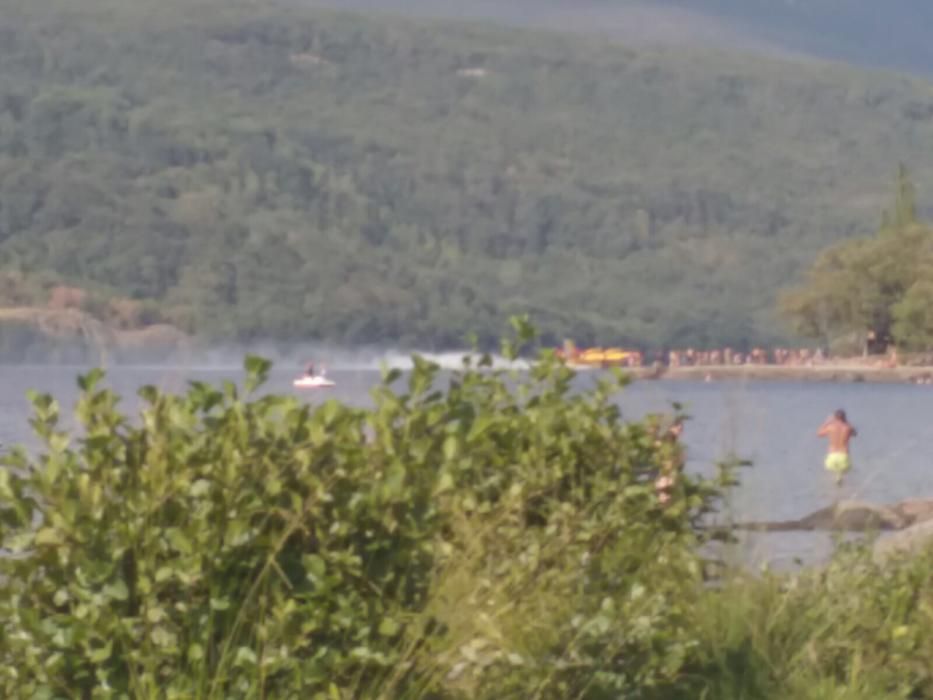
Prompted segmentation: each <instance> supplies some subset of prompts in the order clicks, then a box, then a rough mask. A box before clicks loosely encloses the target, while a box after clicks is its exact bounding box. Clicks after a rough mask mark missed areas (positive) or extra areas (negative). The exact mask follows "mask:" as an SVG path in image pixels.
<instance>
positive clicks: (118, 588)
mask: <svg viewBox="0 0 933 700" xmlns="http://www.w3.org/2000/svg"><path fill="white" fill-rule="evenodd" d="M103 594H104V595H105V596H107V597H108V598H111V599H113V600H119V601H124V600H126V599H127V598H129V596H130V592H129V590H127V588H126V583H124V581H123V579H117V580H116V581H114V582H113V583H111V584H110V585H109V586H104V590H103Z"/></svg>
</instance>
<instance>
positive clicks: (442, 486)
mask: <svg viewBox="0 0 933 700" xmlns="http://www.w3.org/2000/svg"><path fill="white" fill-rule="evenodd" d="M453 487H454V478H453V477H452V476H451V475H450V472H447V471H445V472H442V473H441V476H440V478H439V479H438V480H437V487H436V488H435V489H434V493H435V494H441V493H444V492H446V491H450V490H451V489H452V488H453Z"/></svg>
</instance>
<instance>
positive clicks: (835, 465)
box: [817, 409, 858, 484]
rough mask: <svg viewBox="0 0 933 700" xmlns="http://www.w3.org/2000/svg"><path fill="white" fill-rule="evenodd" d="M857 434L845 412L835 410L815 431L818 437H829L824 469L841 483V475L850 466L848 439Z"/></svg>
mask: <svg viewBox="0 0 933 700" xmlns="http://www.w3.org/2000/svg"><path fill="white" fill-rule="evenodd" d="M856 435H858V432H857V431H856V430H855V428H853V427H852V426H851V425H850V424H849V421H848V420H847V419H846V412H845V411H843V410H842V409H839V410H838V411H836V412H835V413H834V414H833V415H831V416H830V417H829V418H827V419H826V421H825V422H824V423H823V425H822V426H820V429H819V431H818V432H817V436H818V437H825V438H828V439H829V453H828V454H827V455H826V469H828V470H829V471H830V472H832V474H833V476H834V477H835V479H836V483H837V484H840V483H842V477H843V476H844V475H845V473H846V472H847V471H849V469H851V468H852V460H851V458H850V457H849V441H850V440H851V439H852V438H853V437H855V436H856Z"/></svg>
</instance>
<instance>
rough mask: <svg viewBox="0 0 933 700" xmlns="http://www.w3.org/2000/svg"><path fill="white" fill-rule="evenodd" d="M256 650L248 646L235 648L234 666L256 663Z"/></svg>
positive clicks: (253, 664)
mask: <svg viewBox="0 0 933 700" xmlns="http://www.w3.org/2000/svg"><path fill="white" fill-rule="evenodd" d="M256 661H257V659H256V652H255V651H253V650H252V649H250V648H249V647H240V648H239V649H237V650H236V657H235V659H234V661H233V665H234V666H245V665H250V666H255V665H256Z"/></svg>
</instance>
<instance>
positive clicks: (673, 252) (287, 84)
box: [0, 0, 933, 348]
mask: <svg viewBox="0 0 933 700" xmlns="http://www.w3.org/2000/svg"><path fill="white" fill-rule="evenodd" d="M0 65H2V66H3V70H2V72H0V269H7V270H16V271H22V272H24V273H25V274H27V275H36V274H40V273H42V274H49V275H51V276H53V277H55V278H57V279H59V280H62V281H64V282H66V283H68V284H72V285H76V286H81V287H89V288H92V289H94V290H98V291H101V292H103V291H109V292H110V293H112V294H119V295H122V296H130V297H133V298H137V299H155V300H158V301H159V304H160V308H161V309H162V311H163V312H164V314H165V316H166V317H167V318H168V319H169V320H172V321H174V322H175V323H177V324H179V325H181V326H183V327H185V328H186V329H189V330H193V331H196V332H197V333H198V334H201V335H203V336H206V337H208V338H218V337H223V338H231V339H235V338H240V339H248V338H255V337H270V338H278V339H283V340H287V339H298V338H301V339H327V340H333V341H342V342H393V343H400V344H415V343H421V344H424V345H426V346H429V347H434V348H441V347H446V346H452V345H459V344H461V343H462V341H463V337H464V336H465V334H466V333H468V332H470V331H475V332H477V333H478V334H479V337H480V340H481V341H482V342H483V344H484V345H487V346H488V345H490V344H491V343H492V342H493V339H494V337H495V335H496V334H497V329H498V328H501V323H502V320H503V319H504V318H505V317H506V316H508V315H510V314H511V313H514V312H528V313H531V314H533V315H534V317H535V318H536V321H537V322H538V323H539V325H540V326H541V327H542V330H543V333H544V336H545V339H546V340H548V341H549V342H554V341H559V340H560V339H562V337H563V336H572V337H574V338H575V339H576V340H577V341H578V342H580V343H588V342H605V343H615V342H619V343H631V344H635V343H637V344H640V345H644V346H655V347H656V346H660V345H663V344H667V343H670V344H676V345H689V344H696V345H712V344H732V345H743V344H746V343H750V342H763V343H767V342H769V341H773V340H775V339H777V338H779V337H781V336H782V335H783V330H782V328H781V327H780V326H779V324H778V323H776V321H775V319H774V316H773V314H772V311H771V310H772V308H773V301H774V295H775V290H776V289H777V288H778V287H779V286H782V285H784V284H785V283H786V282H787V280H788V279H790V278H792V277H793V276H794V275H795V274H796V273H797V272H798V271H799V270H800V269H801V265H802V263H803V262H805V261H806V260H807V259H808V258H809V256H810V255H811V254H813V253H815V251H817V250H819V249H820V248H822V247H823V246H825V245H826V244H827V243H829V242H832V241H834V240H837V239H838V238H840V237H841V236H844V235H846V234H848V233H850V232H855V231H858V230H864V229H865V228H866V226H867V223H866V222H867V221H869V220H870V218H871V217H874V215H875V214H874V212H875V211H877V208H878V206H879V205H880V201H881V194H880V190H881V188H880V187H879V185H878V183H879V182H880V179H881V175H882V173H883V172H884V171H885V170H886V169H888V168H889V167H890V164H891V163H892V162H896V161H897V160H898V159H906V158H908V157H911V156H912V157H915V158H916V157H917V154H918V153H922V152H923V150H924V149H926V148H928V146H929V144H930V143H931V142H933V120H931V119H930V118H929V117H930V115H931V114H933V111H930V110H929V105H930V104H933V91H931V90H930V88H929V87H928V86H927V85H925V84H923V83H920V82H914V81H911V80H908V79H904V78H895V77H891V76H886V75H875V74H865V73H860V72H858V71H854V70H849V69H845V68H842V67H831V66H825V65H821V64H816V63H807V62H802V61H801V62H790V63H782V62H777V61H769V60H765V59H753V58H749V57H746V56H734V55H720V54H714V53H701V52H694V51H691V50H687V49H684V50H672V51H664V52H660V51H633V50H629V49H627V48H624V47H620V46H618V45H615V44H612V43H610V42H608V41H601V40H595V39H593V40H590V39H585V38H573V39H571V38H563V37H557V36H550V35H536V34H529V33H522V32H517V31H506V30H496V29H493V28H485V27H477V26H471V25H456V24H452V25H446V24H428V23H416V22H406V21H401V20H398V21H395V20H384V19H379V20H371V19H367V18H365V17H362V16H352V15H341V14H332V13H328V12H323V11H311V10H301V9H295V8H288V7H285V6H284V5H282V6H277V5H269V4H265V3H263V4H258V5H257V4H254V3H241V2H236V1H234V2H221V0H192V1H191V2H187V1H186V2H180V0H168V1H167V2H162V1H160V2H156V1H155V0H147V1H146V2H131V3H120V2H115V1H114V0H82V2H80V3H76V2H68V1H66V0H7V1H6V2H5V3H4V8H3V27H2V36H0ZM930 172H931V171H930V170H929V169H928V168H926V167H923V164H922V163H921V164H920V167H918V169H917V173H918V176H919V177H920V178H921V179H922V178H924V177H928V176H929V174H930ZM828 202H831V203H832V206H828V205H827V203H828ZM4 301H5V300H4Z"/></svg>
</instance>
